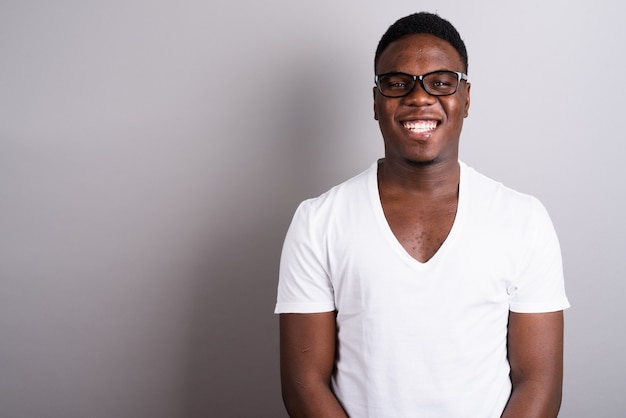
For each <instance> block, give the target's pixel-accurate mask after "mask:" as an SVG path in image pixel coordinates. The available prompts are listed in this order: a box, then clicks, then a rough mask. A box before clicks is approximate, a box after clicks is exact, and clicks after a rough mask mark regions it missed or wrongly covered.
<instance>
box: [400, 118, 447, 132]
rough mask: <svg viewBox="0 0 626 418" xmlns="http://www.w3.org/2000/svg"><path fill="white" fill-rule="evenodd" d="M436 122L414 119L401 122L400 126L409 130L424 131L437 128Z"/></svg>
mask: <svg viewBox="0 0 626 418" xmlns="http://www.w3.org/2000/svg"><path fill="white" fill-rule="evenodd" d="M437 125H438V122H437V121H436V120H415V121H407V122H402V126H404V128H405V129H408V130H409V131H411V132H415V133H424V132H430V131H434V130H435V129H436V128H437Z"/></svg>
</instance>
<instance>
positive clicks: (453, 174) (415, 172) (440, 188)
mask: <svg viewBox="0 0 626 418" xmlns="http://www.w3.org/2000/svg"><path fill="white" fill-rule="evenodd" d="M459 178H460V167H459V163H458V160H450V161H447V162H435V161H428V162H415V161H405V162H402V163H398V162H396V161H393V160H390V159H381V160H380V161H379V164H378V182H379V187H385V188H389V189H396V190H398V191H400V190H402V191H404V192H406V193H415V194H429V195H440V196H441V195H449V194H452V193H454V194H456V193H457V191H458V186H459Z"/></svg>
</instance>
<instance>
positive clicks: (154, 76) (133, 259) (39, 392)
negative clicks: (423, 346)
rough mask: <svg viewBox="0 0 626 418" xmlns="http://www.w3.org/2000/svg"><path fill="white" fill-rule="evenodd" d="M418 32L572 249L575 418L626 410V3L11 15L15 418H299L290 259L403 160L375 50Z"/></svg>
mask: <svg viewBox="0 0 626 418" xmlns="http://www.w3.org/2000/svg"><path fill="white" fill-rule="evenodd" d="M416 7H418V8H419V9H416ZM419 10H427V11H436V12H439V13H440V14H441V15H442V16H443V17H445V18H447V19H449V20H450V21H451V22H452V23H453V24H454V25H455V26H456V27H457V28H458V29H459V31H460V32H461V35H462V37H463V38H464V40H465V41H466V44H467V47H468V51H469V61H470V64H469V65H470V67H469V75H470V79H471V82H472V107H471V109H470V117H469V118H468V119H467V120H466V125H465V130H464V134H463V138H462V158H463V159H464V160H465V161H466V162H467V163H469V164H470V165H472V166H474V167H475V168H477V169H478V170H479V171H482V172H483V173H485V174H487V175H489V176H491V177H494V178H496V179H499V180H501V181H503V182H504V183H505V184H507V185H509V186H512V187H514V188H517V189H519V190H521V191H524V192H527V193H531V194H534V195H536V196H537V197H539V198H540V199H541V200H542V201H543V202H544V204H545V205H546V206H547V208H548V210H549V211H550V213H551V215H552V218H553V221H554V223H555V226H556V228H557V231H558V232H559V235H560V238H561V243H562V247H563V254H564V263H565V272H566V276H567V277H566V279H567V290H568V295H569V297H570V301H571V303H572V305H573V307H572V308H571V309H570V310H568V312H567V314H566V321H567V323H566V328H567V329H566V353H565V356H566V370H565V393H564V403H563V408H562V413H561V416H562V417H573V418H577V417H591V416H593V417H616V416H622V415H624V414H626V400H625V399H626V397H624V394H623V388H624V387H625V386H626V366H625V362H624V361H623V353H624V352H625V351H626V339H625V337H624V335H623V334H624V332H623V330H624V313H623V311H622V307H621V305H622V303H621V302H622V296H623V295H624V294H625V293H626V285H625V282H624V278H625V274H624V272H625V265H626V263H625V261H624V255H625V251H624V250H625V247H626V245H625V244H624V238H623V237H624V235H625V232H626V230H625V229H626V228H625V225H626V223H625V222H624V221H623V219H622V216H620V215H621V214H622V213H624V212H625V210H626V207H625V206H626V198H625V191H624V186H623V185H622V182H623V179H624V174H623V169H622V166H623V162H622V159H623V158H622V156H623V154H624V139H625V138H624V136H625V135H624V134H623V131H620V130H618V126H619V124H620V121H622V120H623V112H624V97H626V87H625V83H624V82H623V81H622V78H623V77H622V74H621V73H622V72H623V69H624V68H625V67H626V65H625V64H626V58H625V57H624V53H623V45H624V43H625V41H626V30H625V28H624V21H623V16H624V12H625V10H624V6H621V5H620V4H619V2H618V1H617V0H615V1H611V0H597V1H594V2H571V1H564V0H563V1H552V2H549V1H545V0H541V1H539V0H530V1H525V2H516V3H515V4H508V3H506V4H505V2H500V3H495V2H489V1H474V2H463V1H453V0H437V1H422V2H420V3H419V4H416V2H413V1H385V2H383V1H379V2H373V1H357V0H346V1H334V0H333V1H330V0H317V1H315V2H293V1H289V0H270V1H266V2H256V1H244V2H235V1H225V0H211V1H210V2H201V1H197V0H182V1H176V2H174V1H166V0H151V1H148V0H125V1H121V0H109V1H107V2H104V1H100V2H97V1H79V0H74V1H72V0H60V1H55V2H48V1H43V0H40V1H36V0H20V1H18V0H2V1H0V57H1V58H0V63H1V65H0V415H2V417H6V418H22V417H24V418H26V417H29V418H30V417H63V418H74V417H76V418H78V417H87V416H88V417H90V418H100V417H103V418H104V417H116V418H125V417H128V418H130V417H133V418H136V417H150V418H160V417H206V416H215V417H278V416H285V414H284V412H283V411H282V404H281V400H280V391H279V378H278V341H277V338H278V334H277V319H276V318H275V317H274V315H273V314H272V310H273V305H274V300H275V287H276V281H277V277H276V275H277V266H278V257H279V253H280V247H281V244H282V239H283V236H284V233H285V231H286V228H287V225H288V224H289V221H290V218H291V215H292V213H293V211H294V210H295V207H296V205H297V203H298V202H299V201H301V200H302V199H304V198H306V197H311V196H314V195H317V194H319V193H321V192H323V191H325V190H326V189H327V188H329V187H330V186H332V185H334V184H336V183H338V182H340V181H342V180H344V179H346V178H348V177H350V176H352V175H354V174H356V173H357V172H360V171H361V170H363V169H365V168H366V167H367V166H368V165H369V164H370V163H371V162H372V161H373V160H374V159H375V158H377V157H379V156H381V153H382V140H381V138H380V135H379V133H378V128H377V125H376V123H375V121H374V120H373V114H372V100H371V97H372V93H371V87H372V84H373V83H372V79H373V69H372V67H373V63H372V61H373V53H374V49H375V46H376V43H377V42H378V39H379V37H380V36H381V35H382V33H383V32H384V30H385V29H386V28H387V27H388V26H389V25H390V24H391V23H393V21H395V20H396V19H397V18H399V17H401V16H403V15H406V14H408V13H412V12H414V11H419Z"/></svg>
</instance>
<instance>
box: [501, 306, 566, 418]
mask: <svg viewBox="0 0 626 418" xmlns="http://www.w3.org/2000/svg"><path fill="white" fill-rule="evenodd" d="M508 357H509V363H510V365H511V382H512V384H513V395H515V391H516V389H519V388H520V387H523V388H524V390H525V391H528V393H532V397H533V398H534V399H535V401H536V403H535V404H534V405H533V408H536V411H537V412H538V413H539V412H540V411H541V414H540V415H537V416H551V415H542V414H547V413H548V412H553V411H557V412H558V409H559V406H560V402H561V390H562V381H563V311H558V312H548V313H515V312H511V313H510V314H509V329H508ZM527 416H532V415H527ZM554 416H556V413H555V415H554Z"/></svg>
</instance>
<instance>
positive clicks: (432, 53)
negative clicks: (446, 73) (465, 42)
mask: <svg viewBox="0 0 626 418" xmlns="http://www.w3.org/2000/svg"><path fill="white" fill-rule="evenodd" d="M435 70H453V71H463V60H462V59H461V55H459V53H458V51H457V50H456V49H454V47H453V46H452V45H450V43H448V42H447V41H444V40H443V39H441V38H438V37H436V36H435V35H431V34H426V33H420V34H413V35H406V36H403V37H402V38H400V39H397V40H395V41H393V42H392V43H390V44H389V46H388V47H387V48H385V50H384V51H383V52H382V53H381V54H380V58H379V60H378V64H377V65H376V72H377V73H378V74H382V73H387V72H393V71H400V72H406V73H410V74H424V73H426V72H429V71H435Z"/></svg>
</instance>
